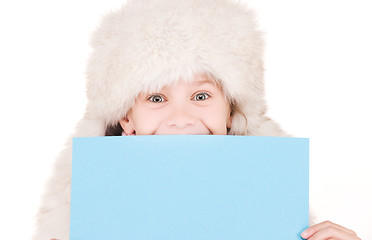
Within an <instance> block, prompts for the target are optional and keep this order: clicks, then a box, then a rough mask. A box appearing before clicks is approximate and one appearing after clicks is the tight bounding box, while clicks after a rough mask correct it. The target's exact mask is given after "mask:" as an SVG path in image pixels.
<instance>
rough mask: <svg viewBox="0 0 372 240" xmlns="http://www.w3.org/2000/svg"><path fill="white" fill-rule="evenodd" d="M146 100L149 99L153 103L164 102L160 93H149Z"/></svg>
mask: <svg viewBox="0 0 372 240" xmlns="http://www.w3.org/2000/svg"><path fill="white" fill-rule="evenodd" d="M147 100H150V101H151V102H153V103H159V102H164V101H165V99H164V97H162V96H161V95H151V96H150V97H149V98H147Z"/></svg>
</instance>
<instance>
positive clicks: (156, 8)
mask: <svg viewBox="0 0 372 240" xmlns="http://www.w3.org/2000/svg"><path fill="white" fill-rule="evenodd" d="M92 47H93V52H92V55H91V57H90V60H89V63H88V66H87V79H88V81H87V96H88V105H87V108H86V112H85V114H84V116H83V118H82V119H81V120H80V121H79V123H78V124H77V126H76V131H75V133H74V134H73V135H72V137H94V136H104V135H105V132H106V129H107V126H110V125H115V124H116V123H117V122H118V121H119V120H120V119H121V118H123V117H124V116H125V115H126V113H127V112H128V110H129V109H130V108H131V107H132V105H133V104H134V101H135V98H136V96H137V94H138V93H140V92H143V91H154V90H158V89H160V88H161V87H163V86H165V85H169V84H172V83H173V82H175V81H178V80H179V79H184V80H186V81H187V80H191V79H193V76H194V75H195V74H201V73H205V74H209V75H210V76H213V78H214V79H217V81H219V82H220V84H221V86H222V88H223V91H224V93H225V95H226V96H227V97H228V99H229V100H230V101H232V102H233V108H235V109H238V111H234V113H233V119H232V126H231V129H230V131H229V134H231V135H255V136H288V135H287V134H286V133H285V132H283V131H282V130H281V129H280V128H279V126H278V125H277V124H276V123H274V122H273V121H272V120H271V119H269V118H268V117H266V116H265V111H266V107H265V100H264V84H263V62H262V57H263V56H262V55H263V40H262V36H261V33H260V31H258V29H257V26H256V23H255V20H254V14H253V13H252V12H251V11H249V10H247V9H246V7H245V6H242V5H240V4H238V3H236V2H233V0H129V1H128V2H127V4H126V5H125V6H124V7H123V8H122V9H121V10H119V11H117V12H112V13H110V14H107V16H105V18H104V19H103V22H102V23H101V25H100V27H99V28H98V29H97V31H96V32H95V33H94V36H93V40H92ZM243 115H244V116H245V117H246V119H245V117H244V116H243ZM72 137H70V138H69V140H68V141H67V143H66V148H65V149H64V150H63V151H62V152H61V154H60V155H59V157H58V158H57V160H56V163H55V166H54V172H53V174H52V177H51V178H50V180H49V182H48V184H47V189H46V191H45V193H44V195H43V198H42V203H41V207H40V209H39V212H38V214H37V219H36V229H35V233H34V236H33V238H32V239H33V240H44V239H50V238H57V239H68V238H69V220H70V194H71V154H72Z"/></svg>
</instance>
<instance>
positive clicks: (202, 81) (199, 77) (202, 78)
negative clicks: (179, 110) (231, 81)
mask: <svg viewBox="0 0 372 240" xmlns="http://www.w3.org/2000/svg"><path fill="white" fill-rule="evenodd" d="M174 85H178V86H180V87H198V86H201V85H209V86H212V87H220V84H219V83H218V81H216V80H215V79H214V78H212V77H209V76H208V75H206V74H196V75H194V76H193V78H192V79H179V80H178V81H176V82H174V83H173V84H171V85H167V86H164V87H163V89H164V90H168V89H170V88H172V87H173V86H174Z"/></svg>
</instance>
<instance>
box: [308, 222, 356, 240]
mask: <svg viewBox="0 0 372 240" xmlns="http://www.w3.org/2000/svg"><path fill="white" fill-rule="evenodd" d="M331 226H332V227H334V228H336V229H339V230H342V231H344V232H346V233H348V234H351V235H356V233H355V232H354V231H352V230H350V229H347V228H345V227H343V226H341V225H338V224H335V223H333V222H331V221H324V222H321V223H318V224H315V225H313V226H311V227H309V228H308V229H306V230H305V231H303V232H302V233H301V236H302V237H303V238H305V239H308V238H309V237H311V236H312V235H314V234H315V233H317V232H319V231H320V230H321V229H324V228H327V227H331Z"/></svg>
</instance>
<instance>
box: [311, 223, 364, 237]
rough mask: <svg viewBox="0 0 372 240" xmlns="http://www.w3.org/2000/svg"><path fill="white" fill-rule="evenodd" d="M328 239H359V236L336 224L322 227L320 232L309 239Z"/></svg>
mask: <svg viewBox="0 0 372 240" xmlns="http://www.w3.org/2000/svg"><path fill="white" fill-rule="evenodd" d="M326 239H338V240H359V238H358V237H357V236H356V235H354V234H350V233H348V232H345V231H343V230H341V229H339V228H336V227H335V226H330V227H326V228H323V229H321V230H320V231H319V232H316V233H315V234H314V235H312V236H311V237H310V238H308V240H326Z"/></svg>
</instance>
